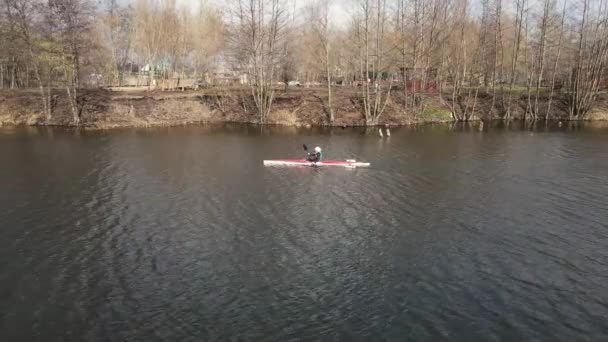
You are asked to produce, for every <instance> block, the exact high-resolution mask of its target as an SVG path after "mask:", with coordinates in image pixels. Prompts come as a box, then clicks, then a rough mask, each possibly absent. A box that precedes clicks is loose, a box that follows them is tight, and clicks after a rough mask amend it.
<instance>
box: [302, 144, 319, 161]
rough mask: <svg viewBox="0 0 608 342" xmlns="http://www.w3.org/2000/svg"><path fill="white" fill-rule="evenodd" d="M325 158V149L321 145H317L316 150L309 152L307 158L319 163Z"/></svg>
mask: <svg viewBox="0 0 608 342" xmlns="http://www.w3.org/2000/svg"><path fill="white" fill-rule="evenodd" d="M322 159H323V150H321V148H320V147H319V146H317V147H315V151H314V152H311V153H309V154H308V157H307V158H306V160H308V161H310V162H313V163H318V162H320V161H321V160H322Z"/></svg>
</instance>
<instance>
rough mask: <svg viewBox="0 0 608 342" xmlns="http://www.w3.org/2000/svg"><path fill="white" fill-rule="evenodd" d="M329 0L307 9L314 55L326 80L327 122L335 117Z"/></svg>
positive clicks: (317, 2) (320, 1)
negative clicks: (315, 47) (314, 47)
mask: <svg viewBox="0 0 608 342" xmlns="http://www.w3.org/2000/svg"><path fill="white" fill-rule="evenodd" d="M330 5H331V1H330V0H329V1H328V0H318V1H316V2H315V3H313V4H312V5H311V6H310V7H309V8H308V9H309V15H310V21H309V25H310V26H311V27H312V30H313V32H314V40H315V42H316V44H315V45H316V46H317V47H318V48H317V49H315V51H318V52H317V53H315V55H316V56H317V57H318V60H319V61H320V62H321V63H320V64H321V66H322V69H323V70H324V73H325V81H326V82H327V108H328V119H329V122H333V121H334V119H335V115H334V108H333V105H332V77H331V74H332V72H331V71H332V61H331V53H332V45H331V23H330V20H329V8H330Z"/></svg>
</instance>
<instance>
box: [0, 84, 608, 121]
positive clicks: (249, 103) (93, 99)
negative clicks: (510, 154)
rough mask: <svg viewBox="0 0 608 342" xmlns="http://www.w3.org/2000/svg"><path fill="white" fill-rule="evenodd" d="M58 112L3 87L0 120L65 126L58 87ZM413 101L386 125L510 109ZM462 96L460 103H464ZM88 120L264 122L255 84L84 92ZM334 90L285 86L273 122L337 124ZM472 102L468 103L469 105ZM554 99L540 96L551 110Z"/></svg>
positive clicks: (519, 103)
mask: <svg viewBox="0 0 608 342" xmlns="http://www.w3.org/2000/svg"><path fill="white" fill-rule="evenodd" d="M359 92H360V90H358V89H352V88H336V89H335V92H334V96H333V108H334V113H335V121H334V122H333V125H336V126H363V125H365V119H364V110H363V104H362V100H361V99H362V97H361V94H360V93H359ZM51 102H52V116H51V119H50V120H47V119H46V117H45V116H44V115H43V112H44V111H43V106H42V101H41V100H40V96H39V94H38V93H37V91H36V90H16V91H0V125H1V124H3V123H4V124H16V125H24V124H25V125H58V126H71V125H72V124H73V119H72V112H71V107H70V106H69V102H68V100H67V97H66V95H65V92H64V91H62V90H60V89H58V90H55V91H53V93H52V101H51ZM411 102H412V101H411V99H410V101H409V102H408V104H407V106H406V105H404V96H403V92H400V91H394V92H393V93H392V95H391V98H390V100H389V101H388V103H387V105H386V109H385V111H384V114H382V116H381V117H380V119H379V120H378V124H381V125H407V124H413V123H421V122H446V121H452V119H453V116H452V112H451V108H453V109H454V110H455V111H456V112H457V113H458V114H461V111H462V110H464V109H466V110H469V111H471V110H474V115H472V117H471V119H472V120H476V119H477V120H478V119H484V120H489V119H497V118H501V117H502V115H503V114H501V113H504V107H503V108H501V105H500V104H499V103H498V102H497V101H493V100H492V97H491V96H489V95H483V94H480V95H478V97H477V100H476V101H474V106H473V102H472V101H471V99H470V98H469V99H468V100H467V99H464V100H461V101H454V102H452V101H451V100H450V99H448V98H446V97H440V96H438V95H433V96H424V95H423V96H419V98H417V99H416V103H415V105H412V103H411ZM457 102H459V103H457ZM78 103H79V106H78V107H79V108H78V111H79V113H80V125H81V126H84V127H89V128H113V127H146V126H174V125H185V124H191V123H217V122H242V123H259V122H260V120H259V115H258V114H257V112H256V110H255V103H254V102H253V99H252V97H251V95H250V93H249V90H248V89H243V88H240V89H238V88H237V89H223V90H220V89H212V90H200V91H184V92H181V91H174V92H160V91H145V90H139V91H135V90H127V91H111V90H106V89H95V90H82V91H81V92H80V95H79V98H78ZM327 103H328V101H327V92H326V91H325V89H303V88H298V89H290V90H288V91H286V92H284V91H277V94H276V97H275V100H274V103H273V105H272V110H271V112H270V114H269V116H268V117H267V120H266V123H268V124H283V125H329V124H330V123H329V120H328V107H327ZM467 103H468V106H467ZM598 103H599V105H598V106H596V108H595V109H594V111H593V112H592V113H591V114H590V115H589V116H588V119H590V120H598V119H608V115H606V113H608V104H607V103H608V101H605V100H601V101H599V102H598ZM526 106H527V98H526V97H525V96H514V97H513V98H512V104H511V109H510V112H511V115H512V118H513V119H521V118H522V116H523V113H524V112H525V109H526ZM546 106H547V99H541V101H539V108H546ZM552 108H553V109H552V111H551V115H550V117H551V119H564V118H567V112H566V107H565V106H564V104H563V103H562V102H560V101H555V100H554V101H553V105H552Z"/></svg>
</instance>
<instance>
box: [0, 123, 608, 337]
mask: <svg viewBox="0 0 608 342" xmlns="http://www.w3.org/2000/svg"><path fill="white" fill-rule="evenodd" d="M392 133H393V134H392V136H391V137H390V138H389V139H380V138H379V137H378V135H377V131H376V130H369V131H365V130H359V129H345V130H342V129H337V130H306V129H292V128H279V127H276V128H260V127H256V126H225V127H218V126H212V127H204V126H203V127H186V128H161V129H145V130H117V131H108V132H81V131H70V130H63V129H36V128H3V129H0V263H1V265H2V267H1V268H0V308H1V311H0V340H1V341H216V340H239V341H314V340H344V341H352V340H377V341H380V340H388V341H407V340H410V341H413V340H417V341H437V340H452V341H475V340H483V341H493V340H502V341H514V340H525V341H531V340H542V341H575V340H576V341H581V340H589V341H600V340H608V204H607V203H608V172H607V170H608V130H605V129H594V128H592V127H583V128H577V129H570V128H566V127H564V128H553V129H545V128H540V129H536V130H529V129H522V128H511V129H506V128H490V129H487V130H486V131H485V132H483V133H480V132H477V131H476V130H474V129H472V128H466V127H450V126H421V127H418V128H401V129H393V131H392ZM302 143H307V144H308V145H309V146H311V147H312V146H314V145H321V146H323V147H324V148H325V155H326V157H328V158H339V159H346V158H356V159H358V160H363V161H369V162H371V163H372V167H371V168H369V169H356V170H347V169H339V168H335V169H329V168H327V169H317V168H277V167H275V168H268V167H264V166H263V165H262V160H263V159H277V158H294V157H300V156H302V149H301V144H302Z"/></svg>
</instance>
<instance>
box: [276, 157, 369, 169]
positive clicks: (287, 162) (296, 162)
mask: <svg viewBox="0 0 608 342" xmlns="http://www.w3.org/2000/svg"><path fill="white" fill-rule="evenodd" d="M264 165H265V166H342V167H349V168H355V167H368V166H370V163H362V162H358V161H356V160H354V159H348V160H323V161H320V162H317V163H313V162H310V161H308V160H304V159H280V160H264Z"/></svg>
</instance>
